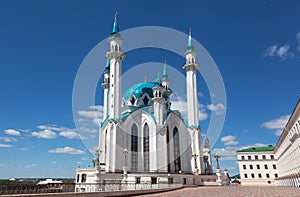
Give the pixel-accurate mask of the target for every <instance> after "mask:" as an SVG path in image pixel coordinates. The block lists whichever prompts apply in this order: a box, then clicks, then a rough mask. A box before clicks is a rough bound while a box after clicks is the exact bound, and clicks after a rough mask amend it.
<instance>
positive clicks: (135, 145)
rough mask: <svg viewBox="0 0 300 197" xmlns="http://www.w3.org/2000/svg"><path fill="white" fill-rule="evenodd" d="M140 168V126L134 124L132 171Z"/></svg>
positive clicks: (132, 130) (132, 134) (132, 128)
mask: <svg viewBox="0 0 300 197" xmlns="http://www.w3.org/2000/svg"><path fill="white" fill-rule="evenodd" d="M137 170H138V128H137V126H136V125H135V124H134V125H132V127H131V171H137Z"/></svg>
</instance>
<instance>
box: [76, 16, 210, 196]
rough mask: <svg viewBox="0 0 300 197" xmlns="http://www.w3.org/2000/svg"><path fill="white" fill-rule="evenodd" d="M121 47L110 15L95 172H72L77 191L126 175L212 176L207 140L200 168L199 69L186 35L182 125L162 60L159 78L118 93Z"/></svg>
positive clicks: (160, 178) (140, 178)
mask: <svg viewBox="0 0 300 197" xmlns="http://www.w3.org/2000/svg"><path fill="white" fill-rule="evenodd" d="M122 45H123V39H122V37H121V34H120V32H119V27H118V22H117V18H116V17H115V20H114V23H113V29H112V32H111V36H110V37H109V46H110V47H109V50H108V52H107V53H106V57H107V63H106V67H105V70H104V81H103V83H102V87H103V90H104V98H103V100H104V106H103V108H104V117H103V121H102V122H101V124H100V129H99V146H98V149H97V154H96V155H97V156H96V158H95V159H94V164H95V167H94V168H93V169H94V170H90V169H87V170H86V169H83V168H82V169H80V168H79V169H77V171H76V173H77V180H76V182H77V183H76V191H78V192H79V191H92V190H97V188H95V187H94V188H93V189H92V188H89V189H88V188H87V187H86V184H82V180H84V181H85V182H90V183H104V182H108V181H111V180H112V179H114V180H118V179H119V178H120V176H119V175H122V173H124V174H126V180H125V181H126V182H130V183H137V182H143V183H147V182H151V184H155V183H158V182H161V183H170V182H172V183H173V182H177V183H186V184H188V183H190V184H197V183H199V182H201V178H200V176H199V175H203V174H205V173H207V174H212V168H211V166H212V165H211V156H210V146H209V141H208V139H206V141H205V142H206V143H205V164H204V160H203V152H202V150H203V149H202V144H201V142H202V138H201V129H200V124H199V111H198V95H197V92H198V91H197V73H198V70H199V69H200V67H199V65H198V64H197V61H196V56H197V51H196V49H195V48H194V46H193V44H192V35H191V31H190V32H189V36H188V43H187V48H186V52H185V57H186V62H185V64H184V65H183V69H184V71H185V72H186V89H187V91H186V94H187V95H186V97H187V112H188V116H187V121H184V119H183V116H182V115H181V113H180V112H179V111H177V110H173V109H172V103H171V101H170V96H171V95H172V88H171V83H170V82H171V79H169V76H168V72H167V65H166V62H165V63H164V64H162V70H163V75H162V78H159V77H158V78H157V79H156V80H155V81H153V82H147V81H144V82H141V83H138V84H134V85H132V86H131V87H130V88H129V89H128V90H127V91H126V92H125V93H122V80H121V76H122V63H123V61H124V59H125V54H124V53H123V52H122ZM183 47H184V46H183ZM175 175H180V176H181V178H179V177H180V176H175ZM195 175H197V176H198V178H197V179H195V177H194V176H195ZM191 177H192V178H191ZM119 180H120V179H119ZM122 181H123V182H124V178H123V179H122ZM199 184H200V183H199Z"/></svg>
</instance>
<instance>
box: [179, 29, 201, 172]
mask: <svg viewBox="0 0 300 197" xmlns="http://www.w3.org/2000/svg"><path fill="white" fill-rule="evenodd" d="M196 56H197V51H196V50H195V48H194V46H193V45H192V33H191V30H190V32H189V38H188V44H187V50H186V52H185V58H186V63H185V65H184V66H183V69H184V70H185V72H186V85H187V86H186V89H187V112H188V130H189V133H190V136H191V139H192V144H191V148H192V152H193V153H192V155H193V157H192V158H191V166H192V170H193V172H194V173H196V174H201V171H202V170H203V163H202V162H201V160H202V159H203V155H202V151H201V150H202V149H201V130H200V125H199V110H198V95H197V92H198V91H197V71H198V70H199V65H198V64H197V63H196Z"/></svg>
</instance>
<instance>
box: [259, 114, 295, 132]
mask: <svg viewBox="0 0 300 197" xmlns="http://www.w3.org/2000/svg"><path fill="white" fill-rule="evenodd" d="M289 118H290V115H283V116H280V117H279V118H275V119H273V120H270V121H267V122H264V123H263V124H262V126H263V127H265V128H266V129H269V130H275V132H274V134H275V135H276V136H280V135H281V133H282V131H283V129H284V127H285V125H286V123H287V121H288V120H289Z"/></svg>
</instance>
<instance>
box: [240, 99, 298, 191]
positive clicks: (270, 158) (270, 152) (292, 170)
mask: <svg viewBox="0 0 300 197" xmlns="http://www.w3.org/2000/svg"><path fill="white" fill-rule="evenodd" d="M237 156H238V165H239V169H240V176H241V183H242V185H254V184H255V185H265V184H266V183H267V184H271V185H277V186H294V187H299V186H300V100H298V103H297V105H296V107H295V109H294V111H293V113H292V114H291V116H290V118H289V120H288V122H287V124H286V125H285V127H284V129H283V131H282V134H281V136H280V138H279V140H278V142H277V144H276V146H275V147H272V146H271V147H253V148H248V149H243V150H240V151H237ZM258 166H259V169H258ZM265 166H267V168H268V169H266V168H265Z"/></svg>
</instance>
